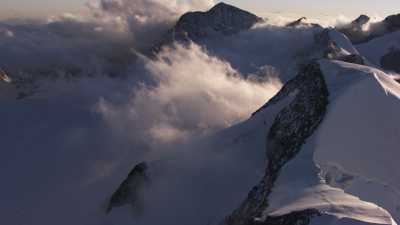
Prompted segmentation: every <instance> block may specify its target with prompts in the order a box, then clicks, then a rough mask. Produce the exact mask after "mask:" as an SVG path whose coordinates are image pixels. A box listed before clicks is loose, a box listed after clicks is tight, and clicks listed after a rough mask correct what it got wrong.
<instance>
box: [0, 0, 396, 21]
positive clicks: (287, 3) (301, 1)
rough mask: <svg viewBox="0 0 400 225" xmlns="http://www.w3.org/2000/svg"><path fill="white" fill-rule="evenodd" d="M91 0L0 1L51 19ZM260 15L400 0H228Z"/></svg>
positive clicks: (384, 7) (381, 9) (342, 11)
mask: <svg viewBox="0 0 400 225" xmlns="http://www.w3.org/2000/svg"><path fill="white" fill-rule="evenodd" d="M86 1H87V0H0V18H7V17H20V16H21V15H24V16H40V15H42V16H48V15H56V14H59V13H62V12H78V11H80V10H83V8H84V4H85V2H86ZM225 2H226V3H229V4H233V5H236V6H238V7H241V8H243V9H247V10H250V11H252V12H254V13H256V14H258V15H260V16H263V15H267V14H269V13H275V14H278V13H291V14H298V15H304V16H309V17H312V16H318V15H332V16H336V15H346V16H357V15H359V14H361V13H364V14H368V15H371V16H374V15H379V16H382V17H383V16H386V15H388V14H394V13H400V0H379V1H377V0H333V1H326V0H225Z"/></svg>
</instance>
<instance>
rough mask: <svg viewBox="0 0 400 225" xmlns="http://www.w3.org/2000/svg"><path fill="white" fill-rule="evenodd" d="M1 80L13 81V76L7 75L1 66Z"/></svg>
mask: <svg viewBox="0 0 400 225" xmlns="http://www.w3.org/2000/svg"><path fill="white" fill-rule="evenodd" d="M0 81H4V82H7V83H11V81H12V80H11V78H10V77H9V76H8V75H7V73H6V72H5V71H4V70H2V69H1V68H0Z"/></svg>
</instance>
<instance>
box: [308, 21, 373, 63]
mask: <svg viewBox="0 0 400 225" xmlns="http://www.w3.org/2000/svg"><path fill="white" fill-rule="evenodd" d="M329 32H330V30H329V29H324V30H323V31H322V32H320V33H317V34H316V35H315V36H314V41H315V43H316V44H317V45H318V46H319V48H320V49H322V57H323V58H327V59H334V60H339V61H344V62H348V63H354V64H359V65H365V60H364V58H363V57H362V56H360V55H358V54H350V55H349V54H348V53H345V52H344V51H343V50H342V49H341V48H340V47H339V46H338V45H337V44H336V42H335V41H333V40H332V39H331V37H330V35H329Z"/></svg>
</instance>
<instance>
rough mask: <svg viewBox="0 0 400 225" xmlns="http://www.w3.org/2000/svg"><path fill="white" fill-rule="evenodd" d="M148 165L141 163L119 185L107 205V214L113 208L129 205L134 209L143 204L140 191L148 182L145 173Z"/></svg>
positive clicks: (147, 176)
mask: <svg viewBox="0 0 400 225" xmlns="http://www.w3.org/2000/svg"><path fill="white" fill-rule="evenodd" d="M147 171H148V164H147V163H145V162H143V163H140V164H138V165H136V166H135V167H134V168H133V170H132V171H131V172H130V173H129V175H128V177H127V178H126V179H125V180H124V181H123V182H122V183H121V185H120V186H119V187H118V189H117V190H116V191H115V192H114V194H113V195H112V196H111V198H110V201H109V203H108V205H107V213H109V212H111V210H112V209H113V208H115V207H121V206H125V205H131V206H132V207H134V208H139V209H140V208H141V205H142V204H143V198H142V193H141V192H142V191H143V188H145V187H146V186H147V185H148V184H149V182H150V177H149V175H148V173H147Z"/></svg>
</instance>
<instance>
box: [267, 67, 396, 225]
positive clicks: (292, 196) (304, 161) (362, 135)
mask: <svg viewBox="0 0 400 225" xmlns="http://www.w3.org/2000/svg"><path fill="white" fill-rule="evenodd" d="M320 64H321V68H322V71H323V73H324V76H325V79H326V83H327V85H328V89H329V92H330V104H329V106H328V113H327V117H326V118H325V120H324V122H323V123H322V125H321V126H320V128H319V129H318V130H317V132H316V133H315V134H314V135H313V136H312V137H311V138H309V140H308V141H307V143H306V144H305V145H304V146H303V148H302V150H301V152H300V153H299V155H298V156H296V157H295V159H293V160H291V161H290V162H289V163H288V164H287V165H286V166H285V167H284V169H283V171H282V172H281V175H280V177H279V178H278V181H277V182H276V184H275V185H274V188H273V192H272V194H271V196H270V198H269V204H270V205H269V207H268V209H267V210H266V212H265V214H264V217H266V216H280V215H285V214H288V213H290V212H294V211H302V210H305V209H319V210H321V211H322V212H324V213H325V214H328V215H333V216H336V217H338V218H349V219H352V220H357V221H362V222H366V223H376V224H396V223H395V222H394V220H393V219H392V216H391V214H392V215H393V217H394V219H395V220H398V219H399V217H398V214H397V213H398V212H397V211H396V210H395V209H396V207H394V205H393V204H394V201H396V200H397V199H398V198H395V197H398V196H396V195H395V194H397V193H398V187H399V181H398V177H397V176H396V174H395V173H393V171H396V167H397V159H398V157H397V156H398V155H399V152H398V151H397V150H398V148H397V146H399V144H400V139H399V138H395V137H396V135H399V134H400V133H399V131H400V130H399V129H398V126H397V124H396V123H393V121H396V116H397V115H399V113H400V104H399V99H398V98H397V97H395V96H394V95H392V93H393V94H397V93H398V91H399V88H400V86H399V85H398V84H397V83H395V82H394V81H393V80H392V79H391V78H390V76H388V75H386V74H385V73H383V72H380V71H378V70H375V69H371V68H368V67H365V66H358V65H354V64H349V63H343V62H338V61H328V60H322V61H320ZM371 101H372V102H374V107H373V108H371V104H370V103H371ZM349 124H351V125H350V126H349ZM371 127H374V129H371ZM375 128H376V129H375ZM397 137H398V136H397ZM355 158H356V159H355ZM314 160H315V162H316V163H318V164H320V165H321V166H322V165H327V164H334V165H339V166H341V167H343V168H345V169H346V170H347V171H352V172H354V173H357V174H360V175H362V176H364V177H368V178H370V179H374V180H379V181H381V182H383V183H386V184H387V185H388V186H389V187H390V188H392V190H393V191H392V192H387V191H384V190H382V189H381V190H379V189H377V188H373V186H374V185H375V184H374V182H370V183H365V184H364V185H365V186H358V187H359V188H360V189H359V190H357V189H351V191H349V192H348V193H346V192H345V191H346V190H348V189H345V191H343V190H342V189H338V188H334V187H331V186H329V182H328V183H326V182H325V180H324V179H323V178H326V177H321V176H319V175H318V173H319V168H318V167H317V165H315V163H314ZM382 165H385V166H382ZM322 170H324V167H322ZM323 172H324V171H323ZM349 179H351V178H349ZM342 180H345V179H342ZM350 186H351V184H350ZM368 187H372V188H368ZM349 190H350V189H349ZM367 190H370V191H371V192H368V191H367ZM376 191H381V193H380V194H377V193H376ZM390 193H391V194H392V195H393V196H392V197H393V198H385V199H386V201H384V200H383V199H382V198H380V197H379V196H381V197H382V196H385V195H386V196H387V195H388V194H389V195H390ZM352 195H354V196H352ZM355 196H359V197H360V198H358V197H355ZM368 201H371V202H374V203H377V204H374V203H370V202H368ZM378 205H379V206H381V207H383V208H381V207H379V206H378ZM384 208H385V209H387V210H389V212H390V214H389V212H387V211H386V210H385V209H384ZM335 223H336V222H335ZM338 224H342V223H338ZM352 224H353V223H352Z"/></svg>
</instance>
